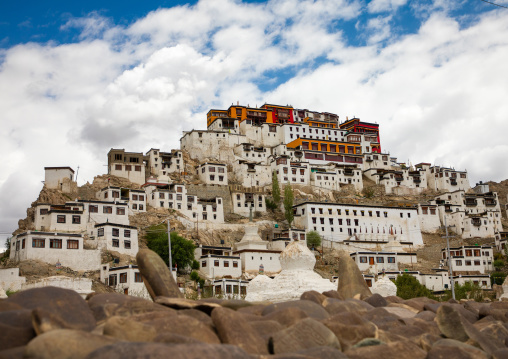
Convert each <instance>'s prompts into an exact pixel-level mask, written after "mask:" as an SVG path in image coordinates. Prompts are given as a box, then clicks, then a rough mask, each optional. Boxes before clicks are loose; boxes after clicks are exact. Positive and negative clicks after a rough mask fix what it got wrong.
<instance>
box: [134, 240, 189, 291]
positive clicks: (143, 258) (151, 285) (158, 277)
mask: <svg viewBox="0 0 508 359" xmlns="http://www.w3.org/2000/svg"><path fill="white" fill-rule="evenodd" d="M136 262H137V264H138V268H139V272H140V273H141V275H142V277H143V282H144V283H145V286H146V289H147V290H148V293H150V296H151V297H152V299H154V300H155V298H156V297H159V296H162V297H169V298H183V294H182V292H180V289H179V288H178V285H177V284H176V282H175V279H174V278H173V275H172V274H171V273H170V271H169V268H168V267H167V266H166V263H164V261H163V260H162V258H161V257H160V256H159V255H158V254H157V253H155V252H154V251H152V250H150V249H140V250H139V251H138V254H137V255H136Z"/></svg>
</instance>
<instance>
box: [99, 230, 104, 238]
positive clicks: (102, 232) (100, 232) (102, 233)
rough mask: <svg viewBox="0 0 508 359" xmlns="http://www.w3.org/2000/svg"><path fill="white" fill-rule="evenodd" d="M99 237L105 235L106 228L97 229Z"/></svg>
mask: <svg viewBox="0 0 508 359" xmlns="http://www.w3.org/2000/svg"><path fill="white" fill-rule="evenodd" d="M97 237H104V228H99V229H98V230H97Z"/></svg>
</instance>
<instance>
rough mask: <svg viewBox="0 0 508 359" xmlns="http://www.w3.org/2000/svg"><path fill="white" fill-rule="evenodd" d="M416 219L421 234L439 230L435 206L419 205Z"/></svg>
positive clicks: (437, 211) (439, 220) (439, 224)
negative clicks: (418, 220)
mask: <svg viewBox="0 0 508 359" xmlns="http://www.w3.org/2000/svg"><path fill="white" fill-rule="evenodd" d="M418 218H419V219H420V229H421V230H422V232H426V233H434V232H436V231H437V230H438V229H440V228H441V219H440V217H439V209H438V207H437V205H435V204H427V203H425V204H419V205H418Z"/></svg>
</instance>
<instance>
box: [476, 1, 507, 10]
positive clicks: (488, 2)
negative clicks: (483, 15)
mask: <svg viewBox="0 0 508 359" xmlns="http://www.w3.org/2000/svg"><path fill="white" fill-rule="evenodd" d="M480 1H483V2H486V3H487V4H490V5H494V6H499V7H503V8H505V9H508V6H504V5H499V4H495V3H493V2H490V1H487V0H480Z"/></svg>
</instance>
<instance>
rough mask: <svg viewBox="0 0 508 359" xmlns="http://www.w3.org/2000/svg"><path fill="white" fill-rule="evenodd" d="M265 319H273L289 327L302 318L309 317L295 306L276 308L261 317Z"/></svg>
mask: <svg viewBox="0 0 508 359" xmlns="http://www.w3.org/2000/svg"><path fill="white" fill-rule="evenodd" d="M262 318H263V319H265V320H274V321H276V322H278V323H279V324H281V325H282V326H283V327H289V326H291V325H293V324H295V323H297V322H299V321H300V320H302V319H305V318H309V315H308V314H307V313H306V312H304V311H303V310H301V309H300V308H297V307H289V308H284V309H281V310H278V311H276V312H273V313H270V314H268V315H265V316H263V317H262Z"/></svg>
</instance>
